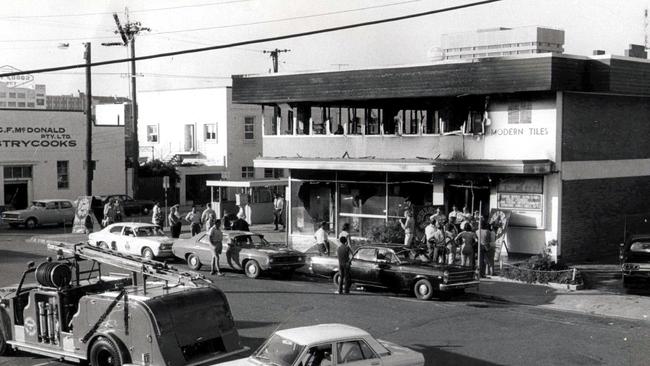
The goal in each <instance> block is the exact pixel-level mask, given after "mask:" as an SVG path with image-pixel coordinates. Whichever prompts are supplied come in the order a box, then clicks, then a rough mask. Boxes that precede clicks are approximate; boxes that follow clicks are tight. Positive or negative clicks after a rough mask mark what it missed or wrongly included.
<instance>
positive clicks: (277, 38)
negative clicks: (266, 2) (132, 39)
mask: <svg viewBox="0 0 650 366" xmlns="http://www.w3.org/2000/svg"><path fill="white" fill-rule="evenodd" d="M499 1H501V0H483V1H477V2H473V3H467V4H463V5H456V6H450V7H447V8H441V9H436V10H429V11H425V12H421V13H414V14H408V15H402V16H398V17H393V18H386V19H379V20H372V21H368V22H361V23H354V24H348V25H342V26H338V27H332V28H323V29H317V30H312V31H307V32H299V33H292V34H286V35H283V36H275V37H267V38H258V39H253V40H248V41H240V42H234V43H227V44H222V45H216V46H209V47H201V48H192V49H187V50H181V51H172V52H164V53H157V54H153V55H146V56H138V57H130V58H124V59H115V60H108V61H99V62H93V63H91V64H90V66H104V65H112V64H119V63H124V62H134V61H142V60H151V59H156V58H163V57H170V56H178V55H186V54H191V53H198V52H206V51H213V50H219V49H224V48H232V47H237V46H245V45H249V44H256V43H265V42H273V41H280V40H284V39H290V38H298V37H305V36H311V35H315V34H323V33H330V32H336V31H341V30H346V29H353V28H360V27H366V26H370V25H376V24H383V23H389V22H396V21H400V20H406V19H412V18H418V17H423V16H427V15H432V14H440V13H446V12H449V11H453V10H459V9H465V8H471V7H475V6H479V5H485V4H489V3H495V2H499ZM86 66H87V65H86V64H75V65H68V66H57V67H48V68H43V69H34V70H27V71H19V72H10V73H3V74H0V77H2V76H15V75H25V74H36V73H44V72H52V71H62V70H71V69H78V68H82V67H86Z"/></svg>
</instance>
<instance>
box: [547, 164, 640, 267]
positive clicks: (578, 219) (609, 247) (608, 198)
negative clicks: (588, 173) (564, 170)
mask: <svg viewBox="0 0 650 366" xmlns="http://www.w3.org/2000/svg"><path fill="white" fill-rule="evenodd" d="M646 212H650V176H645V177H630V178H610V179H588V180H573V181H563V182H562V222H561V226H560V227H561V229H560V230H561V232H562V234H561V240H562V243H561V246H562V248H561V251H562V258H564V259H565V260H568V261H581V260H593V259H604V258H607V259H609V260H612V261H615V260H616V258H617V257H616V255H617V253H618V244H619V243H621V242H622V241H623V225H624V218H625V215H629V214H638V213H646Z"/></svg>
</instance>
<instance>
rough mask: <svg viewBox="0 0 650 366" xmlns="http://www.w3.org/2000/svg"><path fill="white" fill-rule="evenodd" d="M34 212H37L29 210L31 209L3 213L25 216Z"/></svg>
mask: <svg viewBox="0 0 650 366" xmlns="http://www.w3.org/2000/svg"><path fill="white" fill-rule="evenodd" d="M33 211H36V210H33V209H29V208H25V209H22V210H11V211H4V212H3V213H6V214H14V215H16V214H18V215H20V214H24V213H28V212H33Z"/></svg>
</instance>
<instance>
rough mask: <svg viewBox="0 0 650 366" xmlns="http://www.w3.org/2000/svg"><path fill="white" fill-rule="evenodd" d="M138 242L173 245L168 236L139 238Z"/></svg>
mask: <svg viewBox="0 0 650 366" xmlns="http://www.w3.org/2000/svg"><path fill="white" fill-rule="evenodd" d="M138 239H139V240H144V241H149V242H153V243H173V242H174V240H173V239H172V238H170V237H168V236H141V237H138Z"/></svg>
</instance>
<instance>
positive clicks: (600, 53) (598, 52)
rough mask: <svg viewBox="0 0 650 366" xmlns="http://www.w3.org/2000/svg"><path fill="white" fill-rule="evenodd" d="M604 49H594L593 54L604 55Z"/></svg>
mask: <svg viewBox="0 0 650 366" xmlns="http://www.w3.org/2000/svg"><path fill="white" fill-rule="evenodd" d="M604 54H605V50H594V56H600V55H604Z"/></svg>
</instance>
